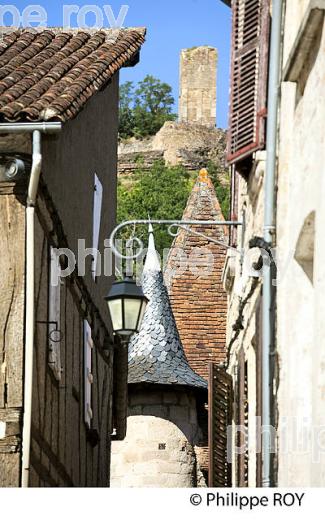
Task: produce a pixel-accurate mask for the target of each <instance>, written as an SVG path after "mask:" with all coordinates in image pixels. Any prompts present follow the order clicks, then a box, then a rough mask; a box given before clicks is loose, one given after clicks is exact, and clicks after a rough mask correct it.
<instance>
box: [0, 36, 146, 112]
mask: <svg viewBox="0 0 325 520" xmlns="http://www.w3.org/2000/svg"><path fill="white" fill-rule="evenodd" d="M145 33H146V31H145V29H142V28H136V29H107V30H99V31H92V30H90V31H88V30H87V31H86V30H63V29H62V30H60V29H42V30H35V29H17V30H14V31H12V30H10V31H9V32H7V33H5V34H4V37H3V41H2V42H1V43H0V122H1V121H12V122H14V121H26V120H27V121H49V120H54V121H62V122H64V121H67V120H69V119H72V118H73V117H75V116H76V115H77V114H78V112H80V110H82V108H83V107H84V105H85V103H86V102H87V101H88V99H89V98H90V97H91V96H93V95H94V94H95V93H96V92H97V91H98V90H100V89H102V88H104V87H105V86H106V85H107V83H108V81H109V80H110V79H111V77H112V76H113V75H114V74H115V73H116V72H117V71H118V70H119V69H120V68H121V67H123V66H124V65H126V64H127V63H128V62H129V61H130V60H132V58H134V57H135V56H136V55H137V53H138V52H139V50H140V48H141V45H142V44H143V43H144V40H145Z"/></svg>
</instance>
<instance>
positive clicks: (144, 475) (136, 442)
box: [111, 385, 205, 488]
mask: <svg viewBox="0 0 325 520" xmlns="http://www.w3.org/2000/svg"><path fill="white" fill-rule="evenodd" d="M202 438H203V433H202V431H201V428H200V426H199V424H198V414H197V401H196V397H195V395H194V393H193V392H192V391H191V390H190V389H182V387H180V388H177V387H175V386H174V387H173V388H172V389H169V390H168V389H159V387H158V386H157V385H151V387H148V388H147V389H143V390H141V391H140V390H137V391H133V389H132V385H131V386H129V412H128V421H127V435H126V438H125V440H124V441H120V442H114V443H113V445H112V459H111V486H112V487H156V488H167V487H170V488H177V487H196V486H202V485H203V486H205V481H204V478H203V475H202V472H201V470H200V466H199V462H198V459H197V455H196V450H195V447H196V446H197V445H199V444H200V441H201V440H202Z"/></svg>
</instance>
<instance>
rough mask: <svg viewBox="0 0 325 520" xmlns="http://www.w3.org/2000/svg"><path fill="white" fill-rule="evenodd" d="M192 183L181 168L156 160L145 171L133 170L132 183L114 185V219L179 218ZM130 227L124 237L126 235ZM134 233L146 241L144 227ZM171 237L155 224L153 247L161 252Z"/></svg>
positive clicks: (170, 240)
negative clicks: (116, 186) (116, 189)
mask: <svg viewBox="0 0 325 520" xmlns="http://www.w3.org/2000/svg"><path fill="white" fill-rule="evenodd" d="M192 185H193V182H192V181H191V179H190V177H189V175H188V173H187V172H186V170H185V169H184V168H182V167H168V166H165V164H164V162H163V161H157V162H156V163H155V164H154V165H153V166H152V168H151V169H150V170H149V172H143V171H141V166H140V168H139V170H138V171H137V173H136V180H135V183H134V184H133V186H128V187H127V186H125V185H123V184H122V183H121V182H119V185H118V211H117V218H118V222H123V221H124V220H132V219H147V218H148V215H149V216H150V217H151V218H152V219H171V220H178V219H181V218H182V215H183V211H184V208H185V206H186V203H187V199H188V197H189V194H190V191H191V188H192ZM130 231H132V230H130V229H128V230H127V231H126V232H125V233H124V235H123V236H124V238H127V237H129V236H130ZM136 234H137V236H138V237H139V238H141V239H142V240H143V241H144V243H145V244H146V243H147V236H148V233H147V229H145V228H142V229H141V228H137V233H136ZM172 240H173V238H172V237H171V236H169V234H168V233H167V228H165V227H161V226H157V228H156V229H155V241H156V248H157V251H158V252H159V254H161V255H162V253H163V250H164V249H167V248H169V247H170V246H171V243H172Z"/></svg>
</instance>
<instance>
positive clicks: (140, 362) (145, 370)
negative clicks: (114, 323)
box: [128, 233, 207, 389]
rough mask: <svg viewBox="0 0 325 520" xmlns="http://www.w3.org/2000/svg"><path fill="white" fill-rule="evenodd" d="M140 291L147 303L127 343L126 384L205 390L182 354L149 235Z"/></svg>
mask: <svg viewBox="0 0 325 520" xmlns="http://www.w3.org/2000/svg"><path fill="white" fill-rule="evenodd" d="M142 288H143V291H144V293H145V295H146V296H147V298H148V299H149V303H148V305H147V309H146V312H145V315H144V318H143V322H142V325H141V330H140V332H139V334H135V335H134V336H133V337H132V338H131V341H130V344H129V379H128V382H129V384H130V383H154V384H161V385H183V386H191V387H195V388H201V389H206V388H207V383H206V381H205V380H204V379H203V378H202V377H200V376H199V375H198V374H196V373H195V372H194V371H193V370H192V369H191V368H190V366H189V364H188V362H187V359H186V356H185V354H184V350H183V347H182V343H181V340H180V337H179V334H178V330H177V326H176V322H175V319H174V315H173V311H172V309H171V305H170V302H169V297H168V293H167V289H166V286H165V285H164V280H163V275H162V272H161V270H160V265H159V262H158V260H157V255H156V251H155V246H154V239H153V234H152V233H150V235H149V248H148V254H147V259H146V264H145V267H144V271H143V280H142Z"/></svg>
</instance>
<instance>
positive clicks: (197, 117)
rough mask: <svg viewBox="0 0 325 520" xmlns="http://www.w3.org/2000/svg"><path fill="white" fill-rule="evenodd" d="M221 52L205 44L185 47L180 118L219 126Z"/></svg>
mask: <svg viewBox="0 0 325 520" xmlns="http://www.w3.org/2000/svg"><path fill="white" fill-rule="evenodd" d="M217 62H218V52H217V49H215V48H213V47H208V46H203V47H194V48H193V49H184V50H182V52H181V59H180V81H179V83H180V93H179V109H178V115H179V121H180V122H186V123H195V124H199V125H202V126H208V127H215V126H216V106H217Z"/></svg>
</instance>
